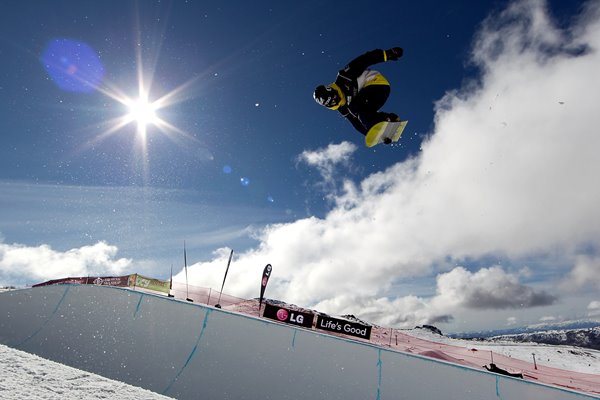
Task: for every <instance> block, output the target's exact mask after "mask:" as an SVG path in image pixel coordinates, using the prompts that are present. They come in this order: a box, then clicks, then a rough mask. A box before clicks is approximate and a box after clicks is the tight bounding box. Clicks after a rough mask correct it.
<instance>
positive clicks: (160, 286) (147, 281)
mask: <svg viewBox="0 0 600 400" xmlns="http://www.w3.org/2000/svg"><path fill="white" fill-rule="evenodd" d="M170 285H171V282H170V281H161V280H158V279H152V278H147V277H145V276H142V275H138V274H134V275H130V276H129V286H130V287H139V288H142V289H148V290H154V291H156V292H164V293H169V287H170Z"/></svg>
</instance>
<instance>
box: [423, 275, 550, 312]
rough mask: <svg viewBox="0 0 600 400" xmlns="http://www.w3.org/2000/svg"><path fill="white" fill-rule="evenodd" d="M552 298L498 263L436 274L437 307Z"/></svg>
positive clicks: (517, 304)
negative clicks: (525, 282)
mask: <svg viewBox="0 0 600 400" xmlns="http://www.w3.org/2000/svg"><path fill="white" fill-rule="evenodd" d="M555 301H556V298H555V297H554V296H552V295H550V294H548V293H546V292H545V291H536V290H534V289H532V288H531V287H528V286H525V285H522V284H520V283H519V282H518V280H517V278H516V277H515V276H513V275H510V274H507V273H506V272H505V271H504V270H503V269H502V268H500V267H491V268H482V269H480V270H479V271H477V272H475V273H471V272H469V271H467V270H466V269H464V268H462V267H457V268H454V269H453V270H452V271H450V272H448V273H444V274H440V275H438V278H437V296H436V297H435V298H434V299H433V300H432V304H437V305H438V308H440V309H441V308H444V307H449V306H452V308H456V307H463V308H467V309H505V308H529V307H537V306H544V305H549V304H552V303H554V302H555Z"/></svg>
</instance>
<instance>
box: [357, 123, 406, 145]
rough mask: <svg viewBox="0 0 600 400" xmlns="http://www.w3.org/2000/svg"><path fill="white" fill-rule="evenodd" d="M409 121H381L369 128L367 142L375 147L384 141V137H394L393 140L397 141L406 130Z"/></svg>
mask: <svg viewBox="0 0 600 400" xmlns="http://www.w3.org/2000/svg"><path fill="white" fill-rule="evenodd" d="M406 124H408V121H400V122H386V121H383V122H379V123H377V124H375V125H373V126H372V127H371V129H369V132H368V133H367V136H366V137H365V144H366V145H367V147H373V146H375V145H377V144H379V143H383V139H384V138H390V139H392V142H397V141H398V140H399V139H400V136H401V135H402V132H404V128H406Z"/></svg>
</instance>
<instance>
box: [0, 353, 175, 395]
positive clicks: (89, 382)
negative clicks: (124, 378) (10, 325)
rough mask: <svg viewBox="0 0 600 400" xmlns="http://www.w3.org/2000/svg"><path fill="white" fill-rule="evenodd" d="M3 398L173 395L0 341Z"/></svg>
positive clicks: (0, 390) (0, 377) (0, 379)
mask: <svg viewBox="0 0 600 400" xmlns="http://www.w3.org/2000/svg"><path fill="white" fill-rule="evenodd" d="M0 399H7V400H12V399H23V400H25V399H27V400H30V399H33V400H36V399H44V400H53V399H57V400H58V399H62V400H65V399H66V400H69V399H77V400H80V399H92V400H93V399H122V400H141V399H143V400H154V399H156V400H159V399H170V397H166V396H162V395H160V394H157V393H154V392H150V391H148V390H145V389H142V388H138V387H135V386H131V385H127V384H125V383H122V382H118V381H114V380H111V379H107V378H104V377H101V376H99V375H96V374H92V373H89V372H85V371H81V370H79V369H75V368H71V367H68V366H66V365H63V364H59V363H56V362H53V361H49V360H46V359H44V358H41V357H38V356H35V355H32V354H29V353H26V352H23V351H20V350H15V349H13V348H10V347H7V346H4V345H2V344H0Z"/></svg>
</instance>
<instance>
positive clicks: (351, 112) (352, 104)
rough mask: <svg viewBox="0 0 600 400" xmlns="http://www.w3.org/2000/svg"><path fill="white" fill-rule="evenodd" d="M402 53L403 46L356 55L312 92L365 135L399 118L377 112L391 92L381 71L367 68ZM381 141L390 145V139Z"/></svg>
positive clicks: (392, 59) (391, 59) (317, 100)
mask: <svg viewBox="0 0 600 400" xmlns="http://www.w3.org/2000/svg"><path fill="white" fill-rule="evenodd" d="M403 53H404V50H403V49H402V48H400V47H394V48H391V49H389V50H381V49H376V50H372V51H368V52H366V53H364V54H362V55H360V56H358V57H356V58H355V59H354V60H352V61H350V62H349V63H348V65H346V67H344V69H342V70H341V71H339V72H338V75H337V78H336V80H335V82H334V83H331V84H329V85H319V86H317V88H316V89H315V92H314V94H313V97H314V99H315V101H316V102H317V103H319V104H320V105H322V106H325V107H327V108H329V109H330V110H337V111H339V112H340V114H342V115H343V116H344V117H345V118H346V119H348V121H350V123H351V124H352V126H354V128H356V130H358V131H359V132H360V133H362V134H363V135H365V136H366V135H367V133H368V132H369V129H370V128H371V127H372V126H373V125H375V124H376V123H378V122H381V121H400V118H399V117H398V115H396V114H393V113H385V112H381V111H379V109H380V108H381V107H383V105H384V104H385V102H386V100H387V98H388V96H389V95H390V84H389V82H388V81H387V79H385V78H384V76H383V75H381V73H379V72H378V71H375V70H370V69H368V67H370V66H371V65H373V64H377V63H382V62H385V61H395V60H398V59H399V58H400V57H402V54H403ZM384 143H385V144H390V143H391V139H385V140H384Z"/></svg>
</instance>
